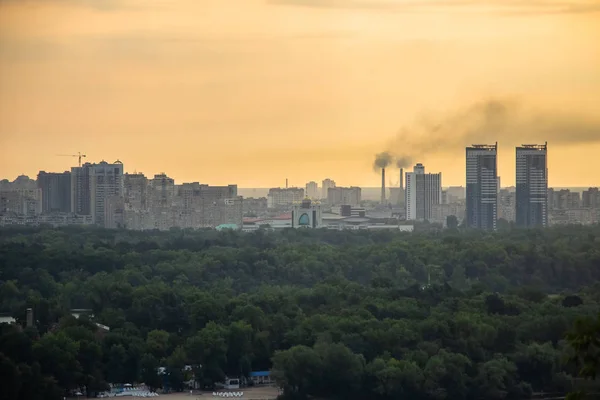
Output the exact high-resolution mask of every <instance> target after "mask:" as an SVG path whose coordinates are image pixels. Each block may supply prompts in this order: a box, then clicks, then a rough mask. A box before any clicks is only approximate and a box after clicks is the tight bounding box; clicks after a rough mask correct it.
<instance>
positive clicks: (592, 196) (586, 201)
mask: <svg viewBox="0 0 600 400" xmlns="http://www.w3.org/2000/svg"><path fill="white" fill-rule="evenodd" d="M581 206H582V207H584V208H600V191H599V190H598V188H597V187H594V188H589V189H588V190H584V191H583V193H582V194H581Z"/></svg>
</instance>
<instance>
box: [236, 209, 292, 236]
mask: <svg viewBox="0 0 600 400" xmlns="http://www.w3.org/2000/svg"><path fill="white" fill-rule="evenodd" d="M291 227H292V214H291V213H287V214H282V215H278V216H275V217H267V218H244V225H243V228H242V230H243V231H244V232H254V231H256V230H258V229H261V228H263V229H285V228H291Z"/></svg>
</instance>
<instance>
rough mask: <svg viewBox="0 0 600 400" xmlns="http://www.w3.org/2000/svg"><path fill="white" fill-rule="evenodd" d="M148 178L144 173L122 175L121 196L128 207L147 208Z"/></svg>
mask: <svg viewBox="0 0 600 400" xmlns="http://www.w3.org/2000/svg"><path fill="white" fill-rule="evenodd" d="M148 185H149V183H148V178H146V176H145V175H144V174H125V175H124V176H123V198H124V200H125V205H126V206H127V207H128V208H133V209H136V210H145V209H147V208H148V204H147V198H148Z"/></svg>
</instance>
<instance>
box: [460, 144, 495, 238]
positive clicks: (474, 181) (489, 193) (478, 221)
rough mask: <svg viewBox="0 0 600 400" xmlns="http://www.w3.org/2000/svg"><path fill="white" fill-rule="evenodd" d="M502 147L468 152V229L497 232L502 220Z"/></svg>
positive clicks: (472, 147)
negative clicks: (500, 184) (500, 187)
mask: <svg viewBox="0 0 600 400" xmlns="http://www.w3.org/2000/svg"><path fill="white" fill-rule="evenodd" d="M497 156H498V143H496V144H493V145H473V146H471V147H467V149H466V180H467V188H466V216H465V219H466V225H467V226H468V227H470V228H475V229H484V230H495V229H496V220H497V218H498V163H497Z"/></svg>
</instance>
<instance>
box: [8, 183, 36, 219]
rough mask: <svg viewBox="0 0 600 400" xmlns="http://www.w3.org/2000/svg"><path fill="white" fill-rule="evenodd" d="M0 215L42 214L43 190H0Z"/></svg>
mask: <svg viewBox="0 0 600 400" xmlns="http://www.w3.org/2000/svg"><path fill="white" fill-rule="evenodd" d="M0 213H1V214H15V215H26V216H33V215H38V214H41V213H42V191H41V189H9V190H0Z"/></svg>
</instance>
